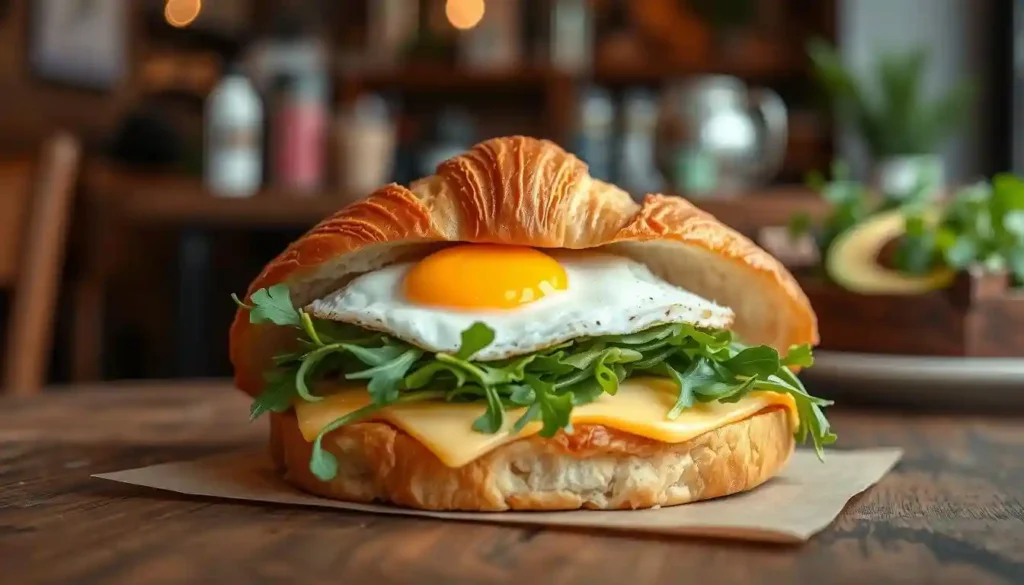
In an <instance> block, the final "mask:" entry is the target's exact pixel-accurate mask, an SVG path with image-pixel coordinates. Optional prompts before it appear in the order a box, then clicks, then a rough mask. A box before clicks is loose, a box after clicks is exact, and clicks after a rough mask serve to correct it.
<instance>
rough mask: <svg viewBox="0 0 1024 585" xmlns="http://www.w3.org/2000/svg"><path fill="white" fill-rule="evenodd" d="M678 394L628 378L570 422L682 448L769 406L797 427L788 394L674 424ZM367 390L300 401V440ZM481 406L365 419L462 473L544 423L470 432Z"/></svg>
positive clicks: (404, 409)
mask: <svg viewBox="0 0 1024 585" xmlns="http://www.w3.org/2000/svg"><path fill="white" fill-rule="evenodd" d="M677 396H678V390H677V388H676V386H675V384H673V383H672V381H670V380H668V379H666V378H630V379H628V380H626V381H624V382H622V383H621V384H620V385H619V391H618V392H617V393H616V394H615V395H614V396H612V395H608V394H603V395H601V396H600V397H599V398H598V399H597V400H594V401H593V402H591V403H590V404H586V405H583V406H577V407H576V408H574V409H573V411H572V423H573V424H574V425H575V424H600V425H604V426H606V427H609V428H613V429H617V430H620V431H624V432H628V433H632V434H634V435H639V436H641V437H647V438H649V439H654V440H657V441H663V442H665V443H682V442H684V441H689V440H690V439H692V438H694V437H696V436H698V435H701V434H703V433H706V432H708V431H712V430H715V429H717V428H719V427H722V426H725V425H727V424H729V423H733V422H737V421H741V420H743V419H745V418H749V417H751V416H753V415H755V414H757V413H758V412H760V411H761V410H764V409H765V408H768V407H771V406H779V407H783V408H786V409H787V410H788V411H789V413H790V422H791V425H792V428H793V429H796V427H797V425H798V424H799V417H798V414H797V410H796V402H795V401H794V400H793V397H792V396H790V395H788V394H779V393H777V392H751V393H750V394H748V395H747V396H746V397H744V398H743V399H741V400H740V401H739V402H735V403H732V404H724V403H719V402H712V403H706V404H696V405H694V406H693V408H689V409H686V410H684V411H683V413H682V414H681V415H680V416H679V417H678V418H676V419H675V420H669V419H668V418H667V417H666V414H667V413H668V411H669V410H671V409H672V407H673V406H674V405H675V401H676V397H677ZM369 402H370V398H369V394H368V393H367V392H366V389H365V387H355V388H353V387H347V388H344V389H342V390H340V391H339V392H337V393H335V394H331V395H329V396H327V397H325V398H324V399H323V400H321V401H320V402H304V401H303V402H299V403H297V404H296V405H295V414H296V417H297V418H298V422H299V430H300V431H301V432H302V436H303V437H304V438H305V439H306V440H307V441H310V442H312V441H313V440H314V439H316V436H317V435H318V434H319V433H320V430H321V429H323V428H324V427H326V426H327V425H328V424H330V423H331V421H333V420H335V419H337V418H339V417H342V416H345V415H346V414H349V413H351V412H352V411H354V410H356V409H358V408H360V407H362V406H366V405H367V404H369ZM485 409H486V406H485V405H484V404H483V403H472V404H449V403H444V402H422V403H410V404H398V405H394V406H389V407H387V408H384V409H382V410H380V411H378V412H377V413H375V414H373V415H372V416H369V417H368V418H367V419H364V420H377V421H385V422H388V423H390V424H392V425H394V426H395V427H397V428H399V429H401V430H403V431H405V432H406V433H408V434H409V435H411V436H412V437H414V438H416V439H417V440H418V441H420V442H421V443H423V445H424V446H426V447H427V448H428V449H430V450H431V451H432V452H433V453H434V454H435V455H437V457H438V459H440V460H441V461H442V462H443V463H444V464H445V465H448V466H449V467H461V466H463V465H466V464H467V463H470V462H472V461H473V460H474V459H476V458H478V457H481V456H483V455H484V454H486V453H487V452H489V451H491V450H492V449H495V448H497V447H500V446H501V445H504V444H505V443H508V442H510V441H514V440H516V439H521V438H524V437H528V436H530V435H533V434H535V433H537V432H539V431H540V430H541V428H542V426H543V425H542V424H541V423H539V422H533V423H530V424H528V425H526V427H525V428H523V430H522V431H520V432H519V433H518V434H517V433H514V432H513V431H512V426H513V424H514V423H515V421H516V420H517V419H518V418H519V417H520V416H521V415H522V413H523V412H524V410H525V409H522V408H520V409H510V410H508V411H506V416H505V426H504V427H503V428H502V430H501V431H499V432H497V433H494V434H486V433H481V432H478V431H474V430H473V421H474V420H476V418H477V417H479V416H480V415H481V414H483V412H484V410H485Z"/></svg>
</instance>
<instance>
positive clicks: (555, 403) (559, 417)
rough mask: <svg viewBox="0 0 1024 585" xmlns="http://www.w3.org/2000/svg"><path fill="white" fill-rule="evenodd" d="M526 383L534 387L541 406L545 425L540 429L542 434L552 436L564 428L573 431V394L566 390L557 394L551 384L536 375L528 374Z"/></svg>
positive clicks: (546, 436)
mask: <svg viewBox="0 0 1024 585" xmlns="http://www.w3.org/2000/svg"><path fill="white" fill-rule="evenodd" d="M526 383H527V384H529V385H530V387H532V388H533V391H534V393H535V394H536V396H537V403H538V405H539V406H540V417H541V420H542V421H543V423H544V427H543V428H542V429H541V430H540V436H542V437H545V438H551V437H553V436H555V433H557V432H558V431H560V430H563V429H564V430H566V431H567V432H571V431H572V423H571V419H570V415H571V414H572V394H569V393H565V392H563V393H561V394H556V393H555V389H554V387H553V386H552V385H551V384H549V383H547V382H544V381H543V380H541V379H540V378H537V377H536V376H527V377H526Z"/></svg>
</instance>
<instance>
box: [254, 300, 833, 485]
mask: <svg viewBox="0 0 1024 585" xmlns="http://www.w3.org/2000/svg"><path fill="white" fill-rule="evenodd" d="M234 299H235V302H236V303H238V305H239V306H240V307H243V308H245V309H247V310H248V311H249V320H250V322H251V323H272V324H275V325H280V326H290V327H294V328H295V329H296V330H297V334H298V335H299V340H300V343H301V345H302V348H303V349H302V351H299V352H296V353H291V354H286V355H282V356H279V357H278V358H276V360H275V363H276V366H277V367H276V368H275V369H274V370H272V371H271V372H269V373H268V374H267V376H266V385H265V387H264V390H263V392H262V393H261V394H260V395H259V396H257V397H256V399H255V400H254V401H253V404H252V408H251V410H250V417H251V418H252V419H256V418H258V417H259V416H261V415H263V414H264V413H266V412H284V411H286V410H288V409H289V408H290V407H291V405H292V403H293V402H294V401H297V400H305V401H318V400H322V398H323V397H322V396H321V395H318V394H316V393H315V389H316V387H317V383H318V382H320V381H323V380H338V379H347V380H367V381H368V382H367V391H368V393H369V395H370V400H371V402H370V404H368V405H367V406H365V407H363V408H361V409H359V410H357V411H354V412H352V413H349V414H347V415H345V416H344V417H341V418H339V419H338V420H335V421H333V422H331V423H330V424H328V425H327V426H326V427H324V429H323V430H321V432H320V434H319V435H318V436H317V438H316V440H315V441H314V443H313V455H312V458H311V461H310V470H311V471H312V472H313V473H314V474H315V475H316V476H317V477H319V478H320V479H322V480H324V481H327V480H330V479H331V478H333V477H334V476H335V474H336V473H337V461H336V460H335V458H334V456H333V455H332V454H331V453H330V452H328V451H327V450H325V449H323V448H322V447H321V442H322V439H323V437H324V436H325V435H326V434H327V433H330V432H331V431H333V430H336V429H338V428H340V427H342V426H344V425H346V424H349V423H352V422H356V421H358V420H361V419H365V418H366V417H369V416H372V415H373V414H374V413H375V412H377V411H378V410H380V409H381V408H384V407H387V406H390V405H393V404H399V403H409V402H419V401H447V402H480V403H483V404H486V408H485V410H484V412H483V414H481V415H480V417H479V418H477V419H476V420H475V421H474V423H473V429H474V430H476V431H478V432H482V433H497V432H499V431H502V430H503V429H505V428H506V427H507V426H508V422H510V420H511V419H510V418H509V415H510V411H512V410H515V411H521V414H519V416H518V417H517V418H516V419H515V420H514V421H511V427H510V428H511V430H512V431H514V432H518V431H520V430H522V429H523V428H524V427H526V426H527V425H528V424H530V423H533V422H538V423H540V424H541V429H540V431H539V434H540V435H541V436H543V437H551V436H554V435H555V433H557V432H558V431H560V430H565V431H566V432H571V430H572V425H571V414H572V410H573V408H574V407H576V406H581V405H584V404H587V403H589V402H592V401H593V400H595V399H597V398H598V397H599V396H601V395H602V394H615V393H616V392H617V391H618V388H619V384H620V383H621V382H622V381H623V380H625V379H626V378H628V377H630V376H639V375H649V376H660V377H667V378H670V379H672V380H674V381H675V383H676V384H677V385H678V387H679V395H678V398H677V401H676V404H675V406H674V407H673V408H672V409H671V410H670V411H669V412H668V413H667V416H668V417H669V418H670V419H675V418H677V417H679V416H680V415H681V414H682V412H683V411H684V410H686V409H687V408H691V407H693V406H694V405H695V404H697V403H706V402H715V401H717V402H727V403H729V402H737V401H739V400H741V399H742V398H743V397H744V396H746V395H748V394H749V393H750V392H752V391H756V390H762V391H769V392H779V393H783V394H789V395H791V396H792V397H793V398H794V400H795V402H796V405H797V411H798V413H799V415H800V426H799V428H798V429H797V432H796V437H797V439H798V440H800V441H801V442H803V441H806V440H807V439H808V438H810V439H811V442H812V443H813V445H814V448H815V450H816V451H817V453H818V455H819V457H821V456H822V447H823V446H824V445H827V444H830V443H832V442H834V441H835V438H836V436H835V434H834V433H832V431H831V429H830V427H829V423H828V421H827V420H826V418H825V416H824V414H823V412H822V408H823V407H826V406H829V405H830V404H831V401H828V400H824V399H821V398H816V397H814V396H811V395H810V394H808V392H807V390H806V389H804V387H803V385H802V384H801V382H800V380H799V379H797V377H796V376H795V375H794V374H793V372H792V371H791V370H790V367H791V366H799V367H808V366H810V365H811V364H812V363H813V358H812V356H811V351H810V347H809V346H794V347H792V348H790V351H789V353H788V354H787V355H786V356H780V355H779V352H778V351H776V350H775V349H773V348H771V347H767V346H753V347H747V346H744V345H742V344H740V343H738V342H736V341H735V340H734V339H733V336H732V334H731V332H728V331H707V330H703V329H698V328H695V327H693V326H691V325H686V324H668V325H658V326H655V327H652V328H649V329H647V330H644V331H640V332H638V333H633V334H629V335H608V336H600V337H588V338H580V339H576V340H573V341H570V342H566V343H563V344H560V345H558V346H555V347H551V348H547V349H544V350H541V351H538V352H535V353H531V354H527V355H523V356H516V357H512V358H508V359H503V360H497V361H487V362H480V361H474V360H473V356H474V355H475V354H476V353H477V352H479V351H480V350H481V349H483V348H485V347H487V346H488V345H490V344H491V342H493V340H494V331H493V330H491V329H490V328H489V327H487V326H486V325H485V324H483V323H475V324H474V325H472V326H471V327H469V328H467V329H466V330H465V331H463V333H462V338H461V344H460V347H459V349H458V350H457V351H455V352H454V353H444V352H442V353H429V352H424V351H423V350H421V349H418V348H416V347H414V346H412V345H410V344H408V343H406V342H404V341H401V340H398V339H395V338H393V337H391V336H388V335H385V334H381V333H376V332H371V331H367V330H365V329H361V328H358V327H354V326H344V325H339V324H337V323H333V322H329V321H321V320H318V319H314V318H312V317H311V316H310V315H309V314H307V313H305V312H304V311H303V310H301V309H296V308H295V307H294V306H293V305H292V302H291V299H290V295H289V292H288V289H287V287H286V286H284V285H275V286H272V287H270V288H268V289H260V290H258V291H256V292H255V293H254V294H253V295H251V297H250V301H251V303H252V304H251V305H247V304H244V303H242V302H241V301H239V300H238V298H237V297H234Z"/></svg>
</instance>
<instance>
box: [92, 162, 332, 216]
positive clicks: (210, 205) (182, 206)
mask: <svg viewBox="0 0 1024 585" xmlns="http://www.w3.org/2000/svg"><path fill="white" fill-rule="evenodd" d="M83 183H84V186H85V190H86V193H87V195H88V196H89V197H90V200H91V201H92V202H94V203H95V204H96V205H97V206H98V208H99V210H100V212H101V213H110V214H113V215H115V216H117V218H118V220H119V221H124V222H127V223H129V224H147V225H152V224H157V225H159V224H166V225H202V226H230V227H266V228H291V227H300V228H305V227H311V226H313V225H314V224H316V223H317V222H318V221H320V220H321V219H323V218H325V217H327V216H329V215H331V214H332V213H334V212H335V211H337V210H339V209H341V208H342V207H344V206H345V205H346V204H347V203H348V202H349V201H350V200H351V199H346V198H345V197H344V196H342V195H341V194H339V193H321V194H316V195H312V196H302V195H294V194H288V193H285V192H281V191H275V190H273V189H268V190H264V191H261V192H259V193H257V194H256V195H254V196H252V197H246V198H226V197H217V196H214V195H213V194H211V193H210V192H209V191H208V190H207V189H206V188H205V187H204V186H203V184H202V181H200V180H199V179H198V178H194V177H187V176H176V175H173V174H161V173H144V172H139V171H123V170H119V169H116V168H113V167H109V166H106V165H94V166H91V167H89V168H88V169H86V172H85V175H84V178H83Z"/></svg>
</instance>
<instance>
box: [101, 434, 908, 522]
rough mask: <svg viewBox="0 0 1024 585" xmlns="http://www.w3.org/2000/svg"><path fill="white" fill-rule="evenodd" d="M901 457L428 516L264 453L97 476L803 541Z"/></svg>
mask: <svg viewBox="0 0 1024 585" xmlns="http://www.w3.org/2000/svg"><path fill="white" fill-rule="evenodd" d="M901 456H902V451H901V450H899V449H874V450H864V451H829V452H827V454H826V457H825V462H824V463H821V462H819V461H818V459H817V458H816V457H815V455H814V454H813V453H812V452H809V451H804V450H798V451H797V453H796V454H795V455H794V456H793V458H792V459H791V461H790V464H788V465H787V466H786V468H785V469H784V470H783V471H782V473H780V474H779V475H778V476H776V477H775V478H773V479H771V480H770V482H768V483H767V484H765V485H763V486H761V487H760V488H757V489H755V490H753V491H751V492H746V493H744V494H737V495H734V496H730V497H727V498H720V499H717V500H710V501H705V502H697V503H693V504H687V505H683V506H675V507H667V508H659V509H650V510H624V511H590V510H580V511H566V512H485V513H469V512H429V511H421V510H410V509H404V508H398V507H393V506H386V505H372V504H353V503H346V502H338V501H334V500H327V499H324V498H317V497H315V496H310V495H307V494H305V493H302V492H300V491H298V490H296V489H294V488H292V487H290V486H288V485H287V484H285V483H284V482H283V480H282V479H280V478H279V477H278V475H276V474H275V473H274V471H273V469H272V467H271V463H270V461H269V458H268V457H267V455H266V453H265V451H262V450H261V451H247V452H241V453H231V454H228V455H220V456H216V457H210V458H206V459H200V460H198V461H186V462H179V463H165V464H162V465H153V466H150V467H140V468H137V469H128V470H125V471H117V472H113V473H102V474H98V475H94V476H95V477H99V478H102V479H110V480H114V482H120V483H122V484H131V485H134V486H143V487H146V488H155V489H158V490H166V491H170V492H176V493H179V494H188V495H194V496H207V497H213V498H226V499H232V500H249V501H256V502H268V503H274V504H290V505H300V506H315V507H323V508H339V509H343V510H355V511H359V512H370V513H379V514H403V515H411V516H427V517H432V518H443V519H450V520H464V521H486V523H499V524H516V525H519V524H528V525H543V526H552V527H574V528H594V529H602V530H609V531H623V532H633V533H641V532H642V533H653V534H664V535H688V536H706V537H718V538H735V539H742V540H756V541H769V542H803V541H806V540H807V539H809V538H810V537H811V536H812V535H814V534H815V533H817V532H819V531H821V530H822V529H824V528H825V527H827V526H828V525H829V524H831V521H833V520H835V519H836V517H837V516H838V515H839V513H840V512H841V511H842V510H843V507H844V506H845V505H846V503H847V502H848V501H849V500H850V498H852V497H853V496H855V495H857V494H859V493H860V492H862V491H864V490H866V489H867V488H869V487H871V486H872V485H874V484H876V483H878V482H879V479H881V478H882V476H883V475H885V474H886V472H888V471H889V470H890V469H891V468H892V467H893V465H895V464H896V462H897V461H898V460H899V458H900V457H901Z"/></svg>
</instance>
